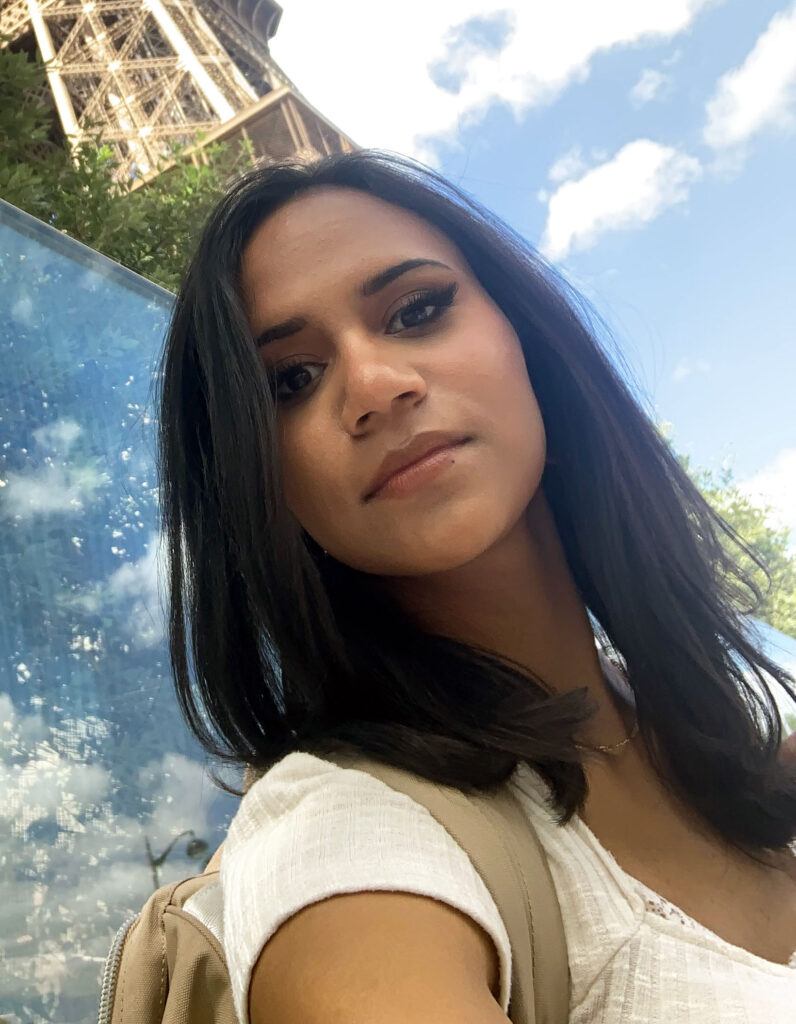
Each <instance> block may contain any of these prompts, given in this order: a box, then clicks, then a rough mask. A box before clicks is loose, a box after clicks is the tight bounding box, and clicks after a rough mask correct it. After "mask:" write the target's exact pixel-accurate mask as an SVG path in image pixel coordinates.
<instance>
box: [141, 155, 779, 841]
mask: <svg viewBox="0 0 796 1024" xmlns="http://www.w3.org/2000/svg"><path fill="white" fill-rule="evenodd" d="M321 185H324V186H329V185H332V186H344V187H350V188H354V189H359V190H361V191H363V192H366V193H369V194H371V195H373V196H376V197H378V198H380V199H382V200H386V201H387V202H390V203H392V204H394V205H396V206H398V207H402V208H404V209H407V210H410V211H412V212H413V213H414V214H416V215H419V216H420V217H422V218H424V219H425V220H426V221H427V222H428V223H430V224H432V225H434V226H435V227H436V228H438V229H440V230H441V231H442V232H444V234H446V235H447V236H448V238H450V239H451V241H453V242H454V243H455V244H456V245H457V246H458V248H459V250H460V251H461V252H462V254H463V255H464V257H465V259H466V260H467V261H468V263H469V265H470V267H471V268H472V270H473V272H474V274H475V276H476V277H477V278H478V280H479V281H480V283H481V285H482V286H483V287H484V289H485V290H486V291H487V292H488V293H489V295H490V296H491V297H492V299H493V300H494V301H495V302H496V303H497V305H498V306H499V307H500V308H501V309H502V311H503V312H504V314H505V316H506V317H507V318H508V320H509V321H510V322H511V324H512V326H513V327H514V329H515V331H516V332H517V334H518V336H519V338H520V341H521V344H522V349H523V353H524V356H525V360H526V363H527V366H528V371H529V375H530V378H531V380H532V381H533V386H534V392H535V394H536V397H537V400H538V402H539V405H540V408H541V412H542V416H543V419H544V425H545V430H546V434H547V444H548V452H549V456H550V464H549V465H548V466H547V467H546V469H545V472H544V476H543V480H542V486H543V487H544V490H545V493H546V496H547V499H548V501H549V503H550V506H551V508H552V511H553V514H554V516H555V521H556V524H557V527H558V531H559V533H560V536H561V540H562V542H563V545H564V549H565V552H566V556H567V560H568V563H569V566H570V569H571V571H572V573H573V576H574V579H575V582H576V584H577V586H578V588H579V591H580V594H581V596H582V599H583V601H584V603H585V605H586V607H587V608H588V610H589V612H590V614H591V616H592V619H593V622H594V624H595V627H596V629H597V633H598V636H599V637H600V638H601V639H602V642H603V643H604V644H605V646H606V647H607V649H608V651H609V652H610V653H613V655H614V656H615V657H616V658H617V659H619V660H620V661H621V662H622V664H623V667H624V669H625V671H626V675H627V678H628V680H629V682H630V684H631V686H632V688H633V690H634V693H635V697H636V706H637V712H638V720H639V724H640V734H641V737H642V740H643V742H644V744H645V745H646V748H647V750H648V752H649V754H650V757H651V758H652V761H653V763H654V765H655V767H656V770H657V771H658V772H659V774H660V776H661V778H662V779H663V780H664V781H665V782H666V784H667V785H668V786H669V787H670V788H671V789H672V790H673V792H675V793H676V794H677V795H678V796H679V797H680V798H681V799H683V800H684V801H685V802H686V804H687V805H688V806H690V807H691V808H692V809H693V810H695V811H696V812H697V813H698V814H699V815H700V816H701V817H702V819H703V820H705V821H706V822H707V823H709V824H710V825H711V826H712V827H713V828H714V829H715V830H716V832H717V833H718V834H719V835H721V836H722V837H724V838H725V839H726V840H727V841H729V842H730V843H732V844H733V845H735V846H736V847H738V848H740V849H745V850H747V851H748V852H750V853H753V854H754V852H755V851H758V852H759V851H760V850H763V849H781V848H783V847H784V846H785V845H786V844H787V843H788V842H789V841H791V839H792V838H793V835H794V831H795V828H794V826H795V825H796V777H795V775H794V772H793V770H792V769H788V768H786V767H784V766H783V765H782V764H780V763H779V761H778V748H779V745H780V741H781V724H780V717H779V714H778V711H777V706H776V703H775V700H774V697H773V694H772V692H771V687H770V684H771V683H772V682H773V683H774V684H776V685H779V686H781V687H782V688H783V689H784V690H785V691H786V692H787V693H788V694H789V695H790V696H791V697H793V698H794V699H796V686H794V680H793V678H792V677H791V676H789V675H788V674H787V673H786V672H785V671H784V670H782V669H781V668H779V667H778V666H777V665H775V664H774V663H773V662H772V661H770V660H769V659H768V658H767V657H766V656H765V655H764V654H763V653H762V652H761V650H760V649H759V643H758V641H757V639H756V636H755V633H754V630H753V629H752V627H751V626H750V625H749V620H748V619H747V618H746V617H745V616H746V614H747V613H748V612H751V611H753V610H754V608H755V607H756V602H757V601H759V599H760V594H759V593H758V592H757V590H756V588H755V586H754V584H753V582H752V581H751V580H750V579H748V578H746V577H744V575H743V574H742V573H741V571H740V570H739V569H738V567H737V566H736V565H735V563H734V562H733V561H732V560H731V559H730V558H729V557H728V556H727V555H726V554H725V552H724V549H723V547H722V544H721V543H720V537H721V536H722V534H725V535H729V536H730V537H732V538H733V540H734V541H735V542H736V543H740V544H742V542H741V541H740V538H739V537H738V536H737V534H735V533H734V531H733V530H732V529H731V528H730V527H729V526H728V525H727V524H725V523H724V522H723V521H722V520H721V519H720V518H719V517H718V516H717V515H716V513H715V512H713V511H712V510H711V508H710V507H709V506H708V505H707V503H706V502H705V501H704V499H703V498H702V497H701V495H700V494H699V491H698V490H697V489H696V487H695V486H694V484H693V483H692V482H691V480H690V479H689V477H688V475H687V474H686V473H685V472H684V470H683V469H682V468H681V466H680V464H679V463H678V460H677V458H676V457H675V455H674V454H673V453H672V451H671V450H670V448H669V445H668V443H667V442H666V441H665V440H664V439H663V438H662V437H661V436H660V434H659V432H658V431H657V429H656V428H655V426H654V424H653V423H652V421H651V420H650V418H649V417H648V416H647V415H646V413H645V412H644V411H643V409H642V407H641V406H640V404H639V402H638V400H637V399H636V398H635V397H634V395H633V393H632V392H631V389H630V387H629V386H628V384H627V383H626V382H625V380H624V378H623V375H622V374H620V373H619V372H618V370H617V369H616V368H615V365H614V364H613V363H612V361H610V360H609V358H608V357H607V355H606V353H605V351H604V350H603V348H602V347H601V342H600V340H599V339H600V337H601V336H602V335H601V330H602V328H601V327H600V326H599V321H598V319H597V318H595V316H594V314H593V313H591V312H590V311H589V309H588V308H587V306H586V304H585V303H584V302H583V300H582V299H581V298H580V297H579V296H578V295H577V294H576V293H574V291H573V290H572V289H571V288H570V287H569V285H568V284H567V283H566V282H565V281H564V280H563V279H562V278H561V277H560V276H559V275H558V274H557V273H556V272H555V271H554V270H553V269H552V268H551V267H550V266H549V265H548V264H547V263H546V262H545V261H544V260H543V259H542V258H541V257H540V256H539V255H538V254H537V253H536V252H535V251H534V250H533V249H532V247H531V246H529V245H528V244H527V243H526V242H525V241H524V240H523V239H522V238H520V237H519V236H518V235H517V234H516V233H514V232H513V231H512V230H511V229H510V228H508V227H507V226H506V225H505V224H503V223H502V222H501V221H500V220H499V219H498V218H497V217H495V216H493V215H492V214H490V213H488V212H487V211H485V210H484V209H483V208H482V207H480V206H479V205H478V204H477V203H476V202H474V201H473V199H471V198H470V197H469V196H467V195H466V194H465V193H463V192H462V191H461V190H459V189H458V188H456V187H455V186H453V185H452V184H450V183H449V182H447V181H446V180H445V179H443V178H442V177H440V176H439V175H438V174H436V173H435V172H433V171H431V170H429V169H428V168H425V167H423V166H421V165H418V164H416V163H414V162H412V161H409V160H406V159H403V158H400V157H395V156H391V155H386V154H382V153H376V152H372V151H371V152H369V151H359V152H354V153H349V154H345V155H342V156H333V157H329V158H326V159H323V160H320V161H319V162H317V163H314V164H304V163H298V162H296V163H285V164H278V165H274V166H269V167H264V168H261V169H257V170H254V171H251V172H249V173H248V174H246V175H245V176H244V177H242V178H241V179H240V180H239V181H238V182H237V183H236V184H235V185H234V186H233V187H232V188H231V190H230V191H229V193H228V194H227V195H226V197H225V198H224V199H223V200H222V201H221V202H220V203H219V205H218V207H217V208H216V210H215V211H214V212H213V214H212V216H211V217H210V220H209V222H208V224H207V226H206V228H205V231H204V234H203V237H202V239H201V241H200V244H199V247H198V251H197V252H196V254H195V256H194V258H193V261H192V262H191V264H190V266H189V268H188V270H187V273H186V276H185V279H184V282H183V284H182V287H181V289H180V292H179V295H178V298H177V302H176V306H175V310H174V314H173V320H172V323H171V327H170V331H169V335H168V339H167V343H166V347H165V351H164V354H163V360H162V365H161V375H160V385H159V387H160V394H159V403H160V423H159V431H160V433H159V444H160V451H159V455H160V495H161V508H162V516H163V525H164V532H165V535H166V539H167V543H168V563H169V574H170V586H169V590H170V607H169V643H170V653H171V660H172V666H173V671H174V677H175V683H176V688H177V695H178V699H179V701H180V704H181V707H182V709H183V713H184V714H185V716H186V718H187V721H188V723H189V725H190V727H191V728H192V729H193V731H194V732H195V734H196V735H197V736H198V738H199V739H200V741H201V742H202V744H203V745H204V746H205V748H206V749H207V750H208V751H209V752H210V753H211V754H212V755H214V756H215V757H216V758H217V759H219V760H220V761H221V762H222V763H223V762H235V763H247V764H252V765H254V766H256V767H259V768H261V769H267V768H268V767H270V766H271V765H273V764H275V763H276V762H277V761H278V760H279V759H280V758H282V757H283V756H284V755H285V754H287V753H289V752H290V751H294V750H303V751H308V752H311V753H315V754H317V755H319V756H323V754H324V753H325V752H333V751H335V750H340V749H354V750H358V751H361V752H363V753H366V754H369V755H371V756H375V757H377V758H379V759H380V760H382V761H385V762H387V763H390V764H393V765H397V766H400V767H405V768H409V769H411V770H413V771H415V772H418V773H420V774H422V775H424V776H425V777H427V778H430V779H433V780H435V781H438V782H441V783H444V784H448V785H454V786H457V787H458V788H460V789H462V790H465V791H468V790H470V791H472V790H474V789H485V788H487V787H490V786H493V785H496V784H497V783H499V782H502V781H503V780H505V779H506V778H507V777H508V775H509V774H510V773H511V771H512V770H513V769H514V767H515V766H516V764H517V763H518V762H520V761H526V762H527V763H528V764H530V765H531V766H532V767H533V768H535V769H536V770H538V771H539V772H540V773H541V774H542V775H543V776H544V777H545V778H546V779H547V781H548V782H549V784H550V785H551V787H552V791H553V794H554V799H555V802H556V806H557V808H558V811H559V815H560V820H561V821H562V822H563V821H566V820H568V818H569V817H570V816H571V815H572V814H573V813H575V812H576V811H577V810H578V809H579V808H581V807H582V806H583V803H584V800H585V797H586V792H587V788H586V779H585V773H584V771H583V767H582V762H581V755H580V754H579V752H578V751H577V750H576V748H575V745H574V736H575V733H576V731H577V729H578V727H579V726H580V725H581V724H582V723H583V721H584V720H586V718H588V716H589V714H591V713H592V706H591V705H590V704H589V703H588V699H587V696H586V691H585V689H584V690H580V691H577V692H575V693H574V694H572V693H570V694H567V695H551V692H550V690H549V689H547V688H546V687H545V685H544V680H542V679H539V678H537V677H535V676H533V675H532V674H530V673H529V672H528V671H527V670H525V669H524V668H523V667H522V666H520V665H517V664H515V663H512V662H509V661H508V660H507V659H505V658H502V657H500V656H499V655H497V654H496V653H495V652H490V651H488V650H485V649H482V648H478V647H474V646H469V645H466V644H462V643H458V642H456V641H454V640H451V639H449V638H445V637H441V636H437V635H433V634H431V633H428V632H425V631H422V630H421V629H420V628H419V627H418V626H416V625H414V624H413V623H412V622H410V621H409V618H408V617H407V615H405V614H403V613H402V611H401V609H400V608H398V607H397V606H396V604H395V602H393V601H392V600H390V598H389V597H387V596H386V594H385V593H384V592H383V591H384V588H383V587H381V588H380V587H379V585H378V584H379V581H378V580H377V579H376V578H375V577H372V576H369V575H368V574H365V573H361V572H357V571H355V570H353V569H351V568H350V567H348V566H345V565H343V564H341V563H339V562H337V561H335V560H334V559H332V558H324V556H323V554H322V552H321V551H320V549H319V548H318V546H317V544H316V543H315V541H314V540H313V539H312V538H310V537H309V535H308V534H307V533H306V532H305V531H304V530H303V529H302V527H301V525H300V524H299V523H298V522H297V520H296V519H295V517H294V516H293V514H292V513H291V512H290V510H289V509H288V508H287V505H286V502H285V498H284V493H283V480H282V473H281V467H280V464H279V457H278V445H277V430H276V415H277V413H276V403H275V399H274V396H273V392H272V389H271V387H270V386H269V384H268V381H267V378H266V374H265V370H264V367H263V365H262V362H261V359H260V358H259V356H258V353H257V351H256V348H255V345H254V342H253V339H252V337H251V332H250V330H249V328H248V325H247V320H246V316H245V313H244V307H243V303H242V300H241V296H240V293H239V288H238V278H239V271H240V262H241V253H242V250H243V248H244V246H245V244H246V242H247V241H248V239H249V238H250V236H251V235H252V233H253V231H254V230H255V228H256V227H257V226H258V225H259V224H260V223H261V222H262V221H263V220H264V218H266V217H267V216H268V215H269V214H270V213H272V212H273V211H274V210H275V209H276V208H277V207H279V206H280V205H281V204H283V203H284V202H286V201H287V200H289V199H291V198H292V197H294V196H296V195H298V194H299V193H302V192H304V191H306V190H307V189H310V188H313V187H316V186H321ZM485 343H488V341H487V342H485ZM744 550H746V549H745V548H744ZM744 602H745V604H744ZM750 678H752V679H755V680H756V685H753V684H752V683H751V682H750V681H749V680H750Z"/></svg>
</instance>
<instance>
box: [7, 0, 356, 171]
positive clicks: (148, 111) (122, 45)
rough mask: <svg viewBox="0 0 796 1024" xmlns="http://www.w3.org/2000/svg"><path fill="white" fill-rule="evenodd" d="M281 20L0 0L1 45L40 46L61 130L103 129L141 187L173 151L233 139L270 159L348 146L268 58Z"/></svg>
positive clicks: (75, 136) (195, 3)
mask: <svg viewBox="0 0 796 1024" xmlns="http://www.w3.org/2000/svg"><path fill="white" fill-rule="evenodd" d="M281 15H282V8H281V7H280V6H279V4H277V3H274V2H273V0H0V45H8V46H11V47H12V48H14V49H17V50H23V49H24V50H27V51H28V52H29V53H33V52H35V50H36V49H38V51H39V53H40V55H41V57H42V59H43V60H44V61H46V62H47V86H48V88H47V89H46V90H45V92H46V95H45V94H44V93H43V95H45V98H46V99H47V100H48V101H50V102H51V103H52V105H53V107H54V115H56V116H57V123H59V124H60V127H61V129H62V131H63V134H64V135H65V136H66V137H67V138H68V139H69V140H70V142H71V143H72V144H75V143H79V142H80V141H81V140H83V139H85V138H86V137H87V134H88V132H90V131H91V126H92V125H94V126H96V127H101V129H102V135H103V140H104V141H105V142H106V143H108V144H109V145H111V146H112V147H113V149H114V151H115V154H116V159H117V162H118V168H119V169H118V175H119V177H120V178H124V179H127V180H129V179H135V181H136V184H138V183H139V182H140V183H144V182H146V181H147V180H149V179H151V178H152V177H153V176H154V175H155V174H156V173H157V172H158V166H159V165H160V164H162V160H163V158H164V156H166V155H167V154H168V152H169V151H170V147H171V145H172V144H174V143H178V144H181V145H183V146H189V147H194V148H193V149H192V150H191V152H192V153H193V156H192V159H194V160H197V159H201V158H202V157H201V148H202V146H204V145H207V144H208V143H210V142H213V141H228V142H232V143H235V142H236V141H237V140H239V139H247V140H248V141H249V142H250V143H251V145H252V147H253V150H254V153H255V155H256V156H258V157H261V158H266V159H272V160H278V159H283V158H285V157H289V156H304V155H312V154H318V155H323V154H326V153H335V152H341V151H347V150H350V149H352V148H354V147H353V143H352V142H351V140H350V139H348V138H347V137H346V136H345V135H343V133H342V132H340V131H339V130H338V129H337V128H335V127H334V126H333V125H332V124H330V123H329V121H327V120H326V119H325V118H324V117H323V116H322V115H321V114H320V113H319V112H318V111H317V110H316V109H315V108H314V107H312V106H311V105H310V104H309V103H308V102H307V100H306V99H305V98H304V97H303V96H302V95H301V94H300V93H299V92H298V90H297V89H296V88H295V86H294V85H293V83H292V82H291V81H290V80H289V79H288V78H287V76H286V75H285V73H284V72H283V71H282V69H281V68H280V67H279V65H278V64H277V63H276V62H275V61H274V59H273V57H272V56H271V54H270V52H269V48H268V46H269V42H270V40H271V39H272V38H273V36H274V33H275V32H276V29H277V26H278V24H279V20H280V18H281ZM2 37H5V39H3V38H2ZM1 101H2V98H0V102H1ZM197 133H202V135H201V142H200V143H199V145H198V147H196V146H195V144H196V138H197Z"/></svg>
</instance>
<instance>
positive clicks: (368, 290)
mask: <svg viewBox="0 0 796 1024" xmlns="http://www.w3.org/2000/svg"><path fill="white" fill-rule="evenodd" d="M417 267H443V268H444V269H445V270H451V269H452V268H451V267H449V266H448V265H447V263H440V261H439V260H431V259H425V258H421V257H419V258H417V259H412V260H403V261H402V262H401V263H396V264H395V265H394V266H392V267H387V269H386V270H381V271H379V273H378V274H374V275H373V277H369V278H368V279H367V281H365V282H363V284H362V287H361V288H360V294H361V295H362V296H364V297H365V298H368V297H370V296H371V295H375V294H376V293H377V292H380V291H381V290H382V289H383V288H386V287H387V285H388V284H392V282H393V281H395V280H396V279H397V278H399V277H400V276H401V275H402V274H408V273H409V271H410V270H415V269H416V268H417ZM306 323H307V321H306V320H305V319H304V318H303V317H291V319H289V320H283V321H282V322H281V323H279V324H275V325H274V326H273V327H268V328H266V329H265V330H264V331H261V332H260V333H259V334H258V335H257V337H256V339H255V342H254V343H255V345H256V346H257V348H262V346H263V345H267V344H268V342H269V341H278V340H279V339H280V338H288V337H290V335H291V334H296V333H297V332H298V331H300V330H301V329H302V327H305V326H306Z"/></svg>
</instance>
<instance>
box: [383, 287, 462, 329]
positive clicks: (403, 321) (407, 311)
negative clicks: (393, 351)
mask: <svg viewBox="0 0 796 1024" xmlns="http://www.w3.org/2000/svg"><path fill="white" fill-rule="evenodd" d="M457 288H458V285H456V284H449V285H447V286H446V287H445V288H426V289H424V290H423V291H417V292H415V293H414V295H409V296H407V298H406V300H405V301H404V303H403V305H402V306H401V308H400V309H399V310H397V311H396V312H395V313H393V315H392V316H391V317H390V319H389V321H388V323H387V329H386V333H387V334H399V333H400V332H401V331H409V330H411V329H412V328H413V327H424V326H425V325H426V324H430V323H433V322H434V321H435V320H439V318H440V317H441V316H442V315H443V314H444V313H445V312H446V310H448V309H449V308H450V307H451V306H452V305H453V298H454V296H455V294H456V290H457Z"/></svg>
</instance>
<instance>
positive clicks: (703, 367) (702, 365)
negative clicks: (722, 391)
mask: <svg viewBox="0 0 796 1024" xmlns="http://www.w3.org/2000/svg"><path fill="white" fill-rule="evenodd" d="M709 370H710V363H709V362H708V361H707V359H681V360H680V362H679V363H678V364H677V366H675V368H674V373H673V374H672V380H673V381H674V383H675V384H679V383H680V381H681V380H685V379H686V378H687V377H693V375H694V374H695V373H707V372H708V371H709Z"/></svg>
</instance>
